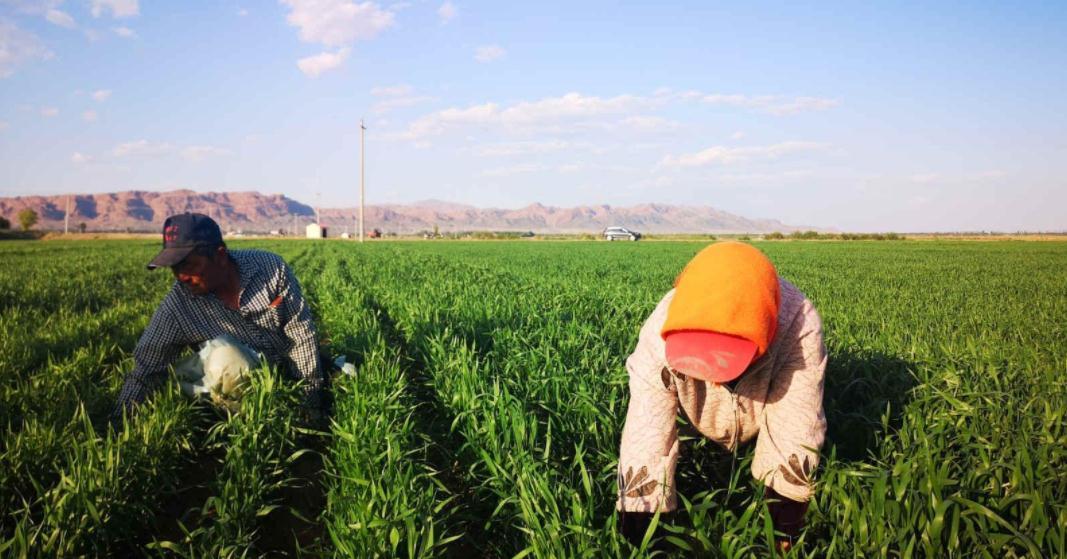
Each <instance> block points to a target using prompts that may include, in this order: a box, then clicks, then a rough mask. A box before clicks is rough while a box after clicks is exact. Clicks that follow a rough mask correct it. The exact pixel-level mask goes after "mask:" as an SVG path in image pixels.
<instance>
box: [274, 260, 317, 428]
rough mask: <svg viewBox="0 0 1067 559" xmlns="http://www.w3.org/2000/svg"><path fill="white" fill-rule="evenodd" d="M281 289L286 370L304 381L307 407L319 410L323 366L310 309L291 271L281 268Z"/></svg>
mask: <svg viewBox="0 0 1067 559" xmlns="http://www.w3.org/2000/svg"><path fill="white" fill-rule="evenodd" d="M282 271H283V273H282V277H281V281H282V285H281V290H280V296H281V298H282V303H281V306H282V309H283V325H282V328H283V331H284V332H285V335H286V336H287V337H288V338H289V341H290V345H289V350H288V352H287V356H286V357H287V358H288V360H289V367H290V369H291V370H293V371H296V372H298V373H299V374H300V376H301V377H303V379H304V381H305V389H306V390H307V395H306V396H307V399H306V405H307V406H308V407H310V408H316V409H321V408H322V406H323V405H324V403H325V402H324V400H323V394H322V391H323V388H324V385H325V381H324V376H323V371H322V363H321V362H320V361H319V346H318V344H317V342H316V340H315V323H314V321H313V320H312V318H311V307H310V306H309V305H308V304H307V301H306V300H305V299H304V295H303V293H301V291H300V283H299V282H298V281H297V279H296V276H295V275H294V274H293V270H292V269H291V268H289V266H288V265H286V264H282Z"/></svg>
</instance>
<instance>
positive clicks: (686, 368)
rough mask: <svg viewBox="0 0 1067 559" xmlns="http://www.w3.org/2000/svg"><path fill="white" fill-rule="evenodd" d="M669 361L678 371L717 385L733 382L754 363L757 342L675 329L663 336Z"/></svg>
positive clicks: (725, 335)
mask: <svg viewBox="0 0 1067 559" xmlns="http://www.w3.org/2000/svg"><path fill="white" fill-rule="evenodd" d="M664 342H666V344H667V364H668V365H670V367H671V368H672V369H674V370H676V371H678V372H679V373H682V374H684V375H687V376H691V377H693V378H696V379H700V380H706V381H711V382H714V383H718V384H723V383H727V382H730V381H732V380H734V379H736V378H737V377H739V376H741V373H743V372H745V369H747V368H748V366H749V365H750V364H751V363H752V358H753V357H754V356H755V355H756V349H757V348H756V344H755V343H753V342H751V341H749V340H746V339H744V338H739V337H737V336H731V335H729V334H719V333H717V332H709V331H706V330H676V331H673V332H670V333H668V334H667V335H666V336H665V337H664Z"/></svg>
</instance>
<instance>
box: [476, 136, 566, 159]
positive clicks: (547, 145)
mask: <svg viewBox="0 0 1067 559" xmlns="http://www.w3.org/2000/svg"><path fill="white" fill-rule="evenodd" d="M575 147H578V146H576V145H575V144H574V143H573V142H567V141H564V140H546V141H536V142H534V141H531V142H503V143H499V144H487V145H484V146H479V147H477V148H475V149H474V155H476V156H478V157H510V156H514V155H530V154H538V153H550V152H554V151H562V150H565V149H574V148H575ZM583 147H584V146H583Z"/></svg>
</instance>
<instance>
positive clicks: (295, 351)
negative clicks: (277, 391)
mask: <svg viewBox="0 0 1067 559" xmlns="http://www.w3.org/2000/svg"><path fill="white" fill-rule="evenodd" d="M229 254H230V259H231V260H232V261H233V262H234V263H236V264H237V269H238V272H239V274H240V277H241V291H240V309H239V310H232V309H229V308H227V307H226V305H224V304H223V303H222V301H220V300H219V299H218V297H216V296H214V295H212V294H208V295H204V296H196V295H193V294H192V293H190V292H189V291H188V289H186V287H185V286H184V285H183V284H182V283H181V282H178V281H175V282H174V285H173V286H172V287H171V289H170V292H169V293H167V296H166V297H164V298H163V302H162V303H161V304H160V305H159V307H158V308H157V309H156V312H155V314H154V315H153V316H152V321H151V322H149V324H148V328H146V329H145V331H144V333H143V334H141V339H140V341H138V342H137V347H136V349H134V350H133V358H134V362H135V367H134V369H133V371H132V372H130V373H129V374H128V375H127V376H126V380H125V383H124V384H123V386H122V390H121V392H119V397H118V402H117V403H116V406H115V414H116V415H118V414H121V413H122V410H124V409H126V410H128V409H130V408H131V407H132V406H133V405H134V404H138V403H140V402H142V401H144V399H145V398H146V397H147V396H148V395H149V394H150V393H151V392H152V391H154V390H155V389H157V388H158V387H159V386H160V385H161V384H162V383H163V380H164V378H165V373H166V370H167V367H168V366H169V365H170V364H171V363H172V362H173V361H174V359H175V358H176V357H178V355H179V354H180V353H181V352H182V351H183V350H185V349H186V348H189V347H195V346H197V345H198V344H200V343H202V342H205V341H207V340H210V339H213V338H216V337H218V336H221V335H223V334H228V335H230V336H231V337H233V338H234V339H236V340H237V341H239V342H242V343H244V344H246V345H248V346H249V347H252V348H254V349H256V350H257V351H259V352H261V353H263V355H264V356H265V357H266V358H267V360H268V361H269V362H271V363H276V364H282V365H284V366H285V368H286V369H288V372H289V374H290V376H291V377H293V378H294V379H297V378H301V377H302V378H303V379H304V380H305V381H306V382H307V384H306V387H307V405H308V406H309V407H321V405H322V403H323V400H322V389H323V386H324V380H323V372H322V365H321V363H320V362H319V348H318V345H317V344H316V341H315V324H314V323H313V322H312V320H311V309H310V308H309V307H308V304H307V302H305V301H304V297H303V295H302V294H301V293H300V284H299V283H297V281H296V277H295V276H294V275H293V271H292V270H291V269H290V268H289V266H287V265H286V264H285V262H284V261H283V260H282V258H281V257H280V256H278V255H276V254H272V253H269V252H265V251H262V250H233V251H230V252H229Z"/></svg>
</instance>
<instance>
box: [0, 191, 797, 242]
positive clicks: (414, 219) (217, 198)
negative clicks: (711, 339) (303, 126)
mask: <svg viewBox="0 0 1067 559" xmlns="http://www.w3.org/2000/svg"><path fill="white" fill-rule="evenodd" d="M67 200H68V197H67V196H65V195H58V196H18V197H12V198H0V215H3V216H4V217H7V218H8V219H9V220H11V222H12V225H13V226H16V224H17V219H16V215H17V214H18V212H19V211H20V210H22V209H23V208H27V207H28V208H32V209H34V210H36V211H37V213H38V215H39V216H40V221H39V223H38V225H37V226H36V228H37V229H49V230H56V229H62V228H63V216H64V211H65V208H66V205H67ZM69 200H70V228H71V230H75V231H76V230H77V229H78V227H79V224H81V223H85V225H86V228H87V229H88V230H90V231H151V232H155V231H158V230H159V228H160V226H161V225H162V223H163V220H164V219H166V217H167V216H168V215H172V214H176V213H181V212H184V211H193V212H200V213H204V214H208V215H210V216H212V217H213V218H215V219H216V220H217V221H218V222H219V223H220V225H222V227H223V229H225V230H227V231H233V230H241V231H244V232H249V233H252V232H268V231H272V230H283V231H288V230H291V229H292V227H293V224H294V223H296V224H297V226H298V227H300V228H302V227H303V226H304V225H306V224H308V223H311V222H312V221H314V219H315V210H314V208H312V207H311V206H309V205H307V204H304V203H301V202H297V201H296V200H293V199H291V198H288V197H286V196H283V195H281V194H261V193H259V192H194V191H191V190H175V191H171V192H145V191H127V192H114V193H107V194H78V195H71V196H70V197H69ZM320 215H321V219H322V222H323V223H324V224H325V225H327V226H328V227H331V228H332V231H333V232H340V231H341V230H343V229H344V227H345V226H348V227H349V228H350V230H354V227H355V222H356V219H358V216H359V209H358V208H339V209H338V208H322V209H321V214H320ZM365 220H366V223H365V227H366V229H367V230H370V229H374V228H378V229H381V230H382V231H384V232H387V233H399V234H405V233H415V232H418V231H425V230H432V229H433V228H434V226H437V227H438V229H439V230H440V231H442V232H448V231H472V230H473V231H534V232H537V233H579V232H595V231H600V230H602V229H603V228H605V227H608V226H612V225H619V226H624V227H631V228H633V229H636V230H638V231H641V232H644V233H737V232H746V233H760V232H769V231H782V232H789V231H794V230H796V229H798V228H797V227H792V226H789V225H785V224H783V223H781V222H780V221H777V220H764V219H749V218H746V217H742V216H738V215H734V214H730V213H727V212H724V211H721V210H717V209H715V208H712V207H710V206H674V205H666V204H641V205H637V206H628V207H617V206H609V205H598V206H579V207H574V208H558V207H552V206H544V205H542V204H531V205H529V206H526V207H524V208H518V209H498V208H477V207H474V206H468V205H463V204H455V203H450V202H443V201H439V200H426V201H422V202H416V203H413V204H384V205H373V206H367V207H366V209H365Z"/></svg>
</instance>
